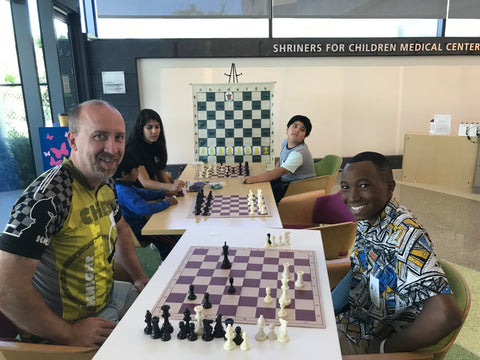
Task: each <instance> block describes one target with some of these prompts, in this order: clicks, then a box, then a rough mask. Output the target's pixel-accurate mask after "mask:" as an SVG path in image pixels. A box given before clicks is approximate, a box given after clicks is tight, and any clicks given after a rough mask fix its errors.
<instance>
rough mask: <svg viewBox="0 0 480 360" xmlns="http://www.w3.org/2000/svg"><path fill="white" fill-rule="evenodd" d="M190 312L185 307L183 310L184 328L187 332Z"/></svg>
mask: <svg viewBox="0 0 480 360" xmlns="http://www.w3.org/2000/svg"><path fill="white" fill-rule="evenodd" d="M190 314H191V313H190V309H188V308H186V309H185V311H184V312H183V321H184V322H185V328H186V330H187V332H188V331H190V320H192V318H191V316H190Z"/></svg>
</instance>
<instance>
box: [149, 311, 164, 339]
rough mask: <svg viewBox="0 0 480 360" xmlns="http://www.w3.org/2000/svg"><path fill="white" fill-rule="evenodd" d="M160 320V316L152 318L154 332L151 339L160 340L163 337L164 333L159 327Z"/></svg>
mask: <svg viewBox="0 0 480 360" xmlns="http://www.w3.org/2000/svg"><path fill="white" fill-rule="evenodd" d="M159 321H160V319H159V318H158V316H154V317H152V332H151V334H150V337H151V338H152V339H159V338H160V337H161V336H162V332H161V330H160V327H159V326H158V322H159Z"/></svg>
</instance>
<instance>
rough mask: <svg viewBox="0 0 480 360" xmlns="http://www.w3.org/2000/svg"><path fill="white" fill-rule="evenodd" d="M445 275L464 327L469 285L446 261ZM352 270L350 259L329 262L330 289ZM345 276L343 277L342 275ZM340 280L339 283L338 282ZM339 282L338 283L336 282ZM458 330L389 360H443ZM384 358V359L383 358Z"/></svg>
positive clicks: (352, 359) (349, 359)
mask: <svg viewBox="0 0 480 360" xmlns="http://www.w3.org/2000/svg"><path fill="white" fill-rule="evenodd" d="M440 265H441V266H442V269H443V271H444V272H445V275H446V276H447V279H448V283H449V285H450V288H451V289H452V293H453V297H454V298H455V301H456V302H457V304H458V306H459V307H460V309H461V310H462V311H463V319H462V325H463V324H464V323H465V319H466V318H467V315H468V312H469V310H470V303H471V297H470V289H469V288H468V284H467V282H466V281H465V279H464V278H463V276H462V275H461V274H460V273H459V272H458V270H457V269H455V267H453V266H452V265H451V264H449V263H447V262H446V261H442V260H441V261H440ZM349 269H350V264H349V261H348V259H341V260H338V261H329V262H327V272H328V276H329V278H330V280H334V281H333V282H332V281H330V287H331V288H333V287H335V285H336V284H337V283H338V281H340V280H341V279H342V278H343V276H345V274H346V273H347V272H348V270H349ZM342 274H343V275H342ZM337 280H338V281H337ZM335 281H337V282H335ZM462 325H460V326H459V327H458V328H456V329H455V330H453V331H452V332H451V333H450V334H448V335H447V336H445V337H444V338H443V339H441V340H440V341H439V342H438V343H436V344H435V345H432V346H429V347H426V348H423V349H419V350H417V351H415V352H401V353H389V354H388V359H399V360H410V359H412V360H414V359H415V360H416V359H432V360H442V359H444V358H445V356H446V355H447V353H448V350H449V349H450V347H451V346H452V345H453V343H454V342H455V339H456V338H457V335H458V333H459V332H460V329H461V328H462ZM382 356H383V357H382ZM384 358H385V354H366V355H348V356H346V355H345V356H343V360H375V359H384Z"/></svg>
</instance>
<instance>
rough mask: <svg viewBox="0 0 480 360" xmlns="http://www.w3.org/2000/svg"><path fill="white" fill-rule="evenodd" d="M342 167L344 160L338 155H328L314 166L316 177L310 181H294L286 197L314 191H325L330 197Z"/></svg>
mask: <svg viewBox="0 0 480 360" xmlns="http://www.w3.org/2000/svg"><path fill="white" fill-rule="evenodd" d="M340 165H342V158H341V157H340V156H337V155H326V156H325V157H324V158H323V159H322V160H320V161H319V162H317V163H315V164H314V168H315V174H316V176H315V177H313V178H310V179H304V180H298V181H292V182H291V183H290V184H289V185H288V189H287V191H286V192H285V196H290V195H295V194H299V193H302V192H307V191H313V190H322V189H323V190H325V193H326V194H327V195H328V194H330V192H331V191H332V187H333V185H334V184H335V179H336V178H337V174H338V171H339V170H340Z"/></svg>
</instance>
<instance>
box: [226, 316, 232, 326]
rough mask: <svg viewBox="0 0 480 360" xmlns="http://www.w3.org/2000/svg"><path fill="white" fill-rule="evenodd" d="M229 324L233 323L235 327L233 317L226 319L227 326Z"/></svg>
mask: <svg viewBox="0 0 480 360" xmlns="http://www.w3.org/2000/svg"><path fill="white" fill-rule="evenodd" d="M228 324H230V325H232V327H233V319H232V318H227V319H225V327H227V326H228Z"/></svg>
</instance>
